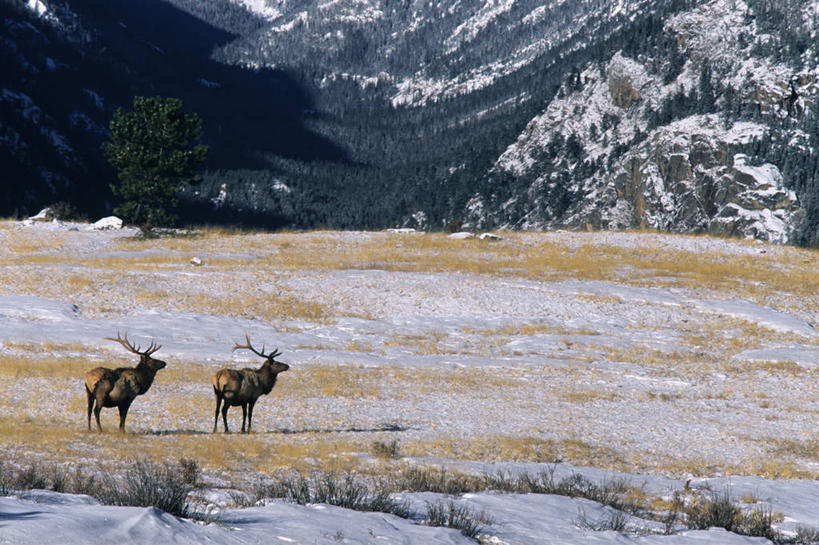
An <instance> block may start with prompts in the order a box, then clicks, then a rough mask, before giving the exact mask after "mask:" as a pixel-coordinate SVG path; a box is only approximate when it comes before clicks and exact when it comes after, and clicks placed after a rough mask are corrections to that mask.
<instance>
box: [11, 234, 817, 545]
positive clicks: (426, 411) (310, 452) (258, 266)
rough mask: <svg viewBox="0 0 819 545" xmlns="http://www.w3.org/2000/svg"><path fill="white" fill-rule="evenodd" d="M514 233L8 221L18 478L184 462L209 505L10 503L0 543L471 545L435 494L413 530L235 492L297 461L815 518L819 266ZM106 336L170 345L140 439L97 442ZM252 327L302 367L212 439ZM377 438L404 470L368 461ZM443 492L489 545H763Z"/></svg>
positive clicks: (682, 247) (796, 519)
mask: <svg viewBox="0 0 819 545" xmlns="http://www.w3.org/2000/svg"><path fill="white" fill-rule="evenodd" d="M500 234H501V237H502V238H501V239H500V240H491V239H486V240H480V239H477V238H466V239H464V238H449V237H447V236H446V235H442V234H422V233H412V232H383V233H364V232H344V233H340V232H315V233H280V234H262V233H230V232H222V231H208V230H206V231H203V232H194V233H188V234H181V235H177V236H172V237H162V238H158V239H149V240H143V239H140V238H139V237H138V236H137V232H136V231H131V230H127V229H125V230H111V231H95V230H91V229H89V228H88V226H86V225H82V224H63V223H36V224H29V225H26V224H23V223H18V222H2V223H0V409H2V411H0V449H1V450H2V452H3V453H4V454H3V460H2V462H3V463H4V464H7V465H8V464H11V465H15V464H16V465H19V466H24V465H26V464H31V463H37V464H46V465H47V464H55V465H57V467H61V468H62V467H65V468H66V469H68V468H71V467H75V466H82V467H84V468H93V467H96V466H99V467H103V468H105V470H107V471H111V472H114V473H116V472H117V471H120V470H122V468H124V467H127V466H128V464H129V463H131V461H132V460H134V459H135V458H136V457H145V458H148V459H152V460H157V461H162V460H171V461H174V460H178V459H179V458H182V457H186V458H192V459H195V460H196V461H197V462H198V463H199V464H200V466H201V467H202V469H203V477H202V481H203V486H202V487H201V490H198V491H197V494H198V495H199V497H200V498H202V501H205V502H210V503H211V504H212V505H213V506H214V508H217V509H219V510H220V516H219V521H218V522H215V523H211V524H202V523H196V522H191V521H187V520H178V519H176V518H174V517H171V516H170V515H167V514H165V513H161V512H158V511H157V510H155V509H151V508H147V509H146V508H135V507H103V506H100V505H98V504H97V503H96V502H95V500H91V499H89V498H87V497H84V496H73V495H61V494H56V493H54V492H19V493H16V494H14V495H12V496H10V497H7V498H3V499H0V542H9V543H103V542H111V541H115V540H116V541H120V542H123V543H129V542H133V543H154V542H168V543H202V542H218V543H234V542H235V543H261V542H264V543H276V542H280V543H294V542H295V543H335V542H346V543H376V542H385V543H419V544H421V543H461V542H463V543H467V542H471V540H470V539H469V538H467V537H465V536H463V535H461V534H460V533H459V532H458V531H457V530H450V529H442V528H430V527H427V526H423V525H419V524H418V522H419V521H420V519H422V518H423V515H424V513H425V509H426V508H425V506H426V505H427V504H429V503H434V502H436V501H438V500H439V499H443V495H440V494H432V493H428V492H423V493H420V492H413V493H406V494H403V495H402V499H406V500H407V501H409V502H410V505H412V506H413V512H416V513H417V516H416V517H414V518H412V517H411V518H410V519H408V520H407V519H400V518H398V517H395V516H393V515H386V514H381V513H378V514H374V513H359V512H350V511H347V510H344V509H341V508H338V507H333V506H326V505H308V506H298V505H292V504H288V503H284V502H282V501H269V500H268V501H263V502H260V503H259V504H258V505H256V506H253V507H249V508H241V507H240V506H239V505H237V504H236V502H235V501H234V500H235V494H229V493H227V492H226V491H231V490H236V491H242V490H246V489H247V488H248V487H249V486H251V485H252V483H254V482H257V481H259V480H260V479H264V478H266V477H267V476H270V475H273V474H275V473H276V472H280V471H287V470H298V471H301V472H305V473H309V472H310V471H315V470H321V471H336V472H342V473H347V472H354V473H356V474H360V475H369V476H377V475H379V474H381V473H387V472H390V471H393V470H395V469H396V468H401V467H406V466H414V467H415V466H417V467H437V468H446V469H447V470H448V471H456V472H464V473H469V474H491V473H493V472H512V473H515V472H519V471H531V472H537V471H544V470H550V471H555V472H556V474H558V475H563V476H566V475H569V474H571V473H572V472H574V473H577V474H581V475H583V476H585V477H586V478H587V479H589V480H591V481H594V482H604V481H606V480H609V479H612V478H615V477H618V478H619V477H622V478H623V479H625V481H626V482H628V483H629V485H630V486H631V487H633V488H635V489H639V490H641V491H642V493H644V495H645V498H646V500H645V501H646V503H647V504H650V503H651V502H662V501H664V500H666V501H667V500H668V499H669V498H670V497H671V496H672V495H673V492H674V491H686V490H687V491H691V490H697V489H702V488H705V487H709V488H711V489H713V490H717V491H720V490H728V491H729V492H730V494H731V496H732V498H734V499H735V500H736V502H737V503H738V504H740V503H741V504H742V506H743V508H744V509H746V510H748V509H756V508H765V509H770V510H771V511H772V512H773V513H774V514H775V515H776V516H775V519H776V522H775V524H774V526H775V527H776V528H778V529H779V530H780V531H781V532H783V534H782V535H783V536H786V535H790V534H789V532H790V533H792V532H794V531H796V529H797V528H798V527H804V528H809V527H814V528H816V527H819V482H816V481H814V480H812V479H816V478H817V476H819V465H817V464H819V454H817V452H819V450H817V446H818V445H819V443H817V441H816V439H815V433H816V429H817V424H816V421H815V415H816V413H817V411H819V392H817V386H816V380H815V378H816V376H817V371H816V368H817V365H819V333H817V332H816V331H815V329H814V327H813V325H812V324H815V323H817V318H819V305H818V304H817V303H819V292H817V287H819V267H817V265H818V264H819V254H817V253H816V252H815V251H808V250H799V249H795V248H790V247H783V246H775V245H768V244H762V243H758V242H751V241H738V240H722V239H713V238H703V237H690V236H669V235H658V234H649V233H611V232H608V233H570V232H554V233H500ZM194 258H197V259H194ZM117 331H123V332H124V331H127V332H128V336H129V338H130V339H132V340H134V341H136V342H137V343H138V344H141V345H142V346H147V345H148V344H149V343H150V341H151V339H155V340H156V341H157V342H158V343H160V344H161V345H162V348H161V350H160V351H159V352H157V354H155V357H158V358H161V359H163V360H165V361H167V362H168V366H167V368H166V369H164V370H162V371H160V372H159V373H158V374H157V377H156V380H155V382H154V385H153V386H152V387H151V389H150V390H149V391H148V392H147V393H146V394H145V395H144V396H141V397H138V398H137V400H136V401H135V402H134V404H133V406H132V407H131V411H130V412H129V415H128V433H127V434H126V435H125V436H120V435H119V434H117V433H116V432H114V430H115V429H116V425H117V422H118V420H117V416H116V411H115V410H113V409H104V410H103V413H102V423H103V426H104V427H105V428H106V429H107V433H105V434H102V435H100V434H97V433H96V432H91V433H89V432H88V431H86V416H85V393H84V390H83V385H82V376H83V374H84V371H85V370H86V369H88V368H91V367H94V366H97V365H109V366H121V365H135V363H136V362H135V361H134V360H135V358H134V357H133V356H132V355H130V354H128V353H126V352H125V351H124V350H123V349H122V347H121V346H119V345H118V344H116V343H112V342H111V341H107V340H104V339H103V337H109V336H114V335H116V333H117ZM245 334H247V335H249V336H250V338H251V340H252V341H253V343H254V345H256V346H260V345H262V344H264V345H265V346H266V347H267V348H274V347H277V348H278V349H280V350H281V351H282V352H283V355H282V357H281V358H280V359H281V360H282V361H285V362H286V363H288V364H290V366H291V370H290V371H288V372H286V373H283V374H282V375H281V376H280V378H279V383H278V384H277V386H276V388H275V389H274V390H273V392H272V394H271V395H269V396H265V397H262V398H261V399H260V400H259V403H258V404H257V406H256V410H255V411H254V426H253V428H254V433H253V434H251V435H242V434H231V435H228V436H226V435H224V434H222V433H221V432H220V433H218V434H211V433H210V432H211V429H212V427H213V416H214V414H213V410H214V406H215V402H214V399H213V394H212V389H211V385H210V379H211V377H212V376H213V373H214V372H215V371H216V370H217V369H219V368H221V367H223V366H233V367H242V366H250V365H252V366H257V365H259V364H260V361H257V360H258V359H259V358H256V357H255V356H252V355H251V354H250V353H248V352H246V351H236V352H232V351H231V347H232V346H233V343H234V342H235V341H241V340H243V339H244V335H245ZM240 413H241V411H240V410H239V409H233V410H231V412H230V420H231V426H232V428H233V429H235V430H237V429H238V428H239V426H240V420H239V419H240V418H241V415H240ZM388 444H393V445H395V446H396V448H397V452H396V453H395V455H394V456H392V457H384V456H381V455H379V448H378V446H379V445H381V446H383V445H388ZM797 479H799V480H797ZM743 498H744V500H743ZM454 501H456V502H457V503H458V504H463V505H465V506H468V507H469V508H470V509H473V510H475V511H476V512H479V511H485V512H486V513H487V515H488V517H489V519H491V520H490V522H491V523H489V524H483V525H482V530H481V533H480V534H479V539H481V540H483V542H485V543H498V544H501V543H510V544H512V543H514V544H525V543H587V542H592V541H594V542H600V543H654V542H657V543H674V544H676V543H759V542H765V540H763V539H761V538H749V537H743V536H737V535H734V534H731V533H728V532H725V531H724V530H719V529H712V530H710V531H705V530H702V531H693V530H684V531H683V528H684V527H680V528H679V529H680V530H681V532H678V533H677V534H675V535H671V536H664V535H659V534H660V532H661V530H660V529H659V528H658V526H659V525H658V523H657V522H656V521H651V520H648V518H650V517H646V518H639V517H632V516H629V519H628V522H627V524H626V529H625V530H624V531H620V532H615V531H611V530H609V531H598V530H594V529H592V527H595V526H600V525H599V524H597V523H598V522H599V521H602V520H604V519H606V520H608V518H610V517H611V507H606V506H602V505H600V504H598V503H596V502H592V501H590V500H586V499H580V498H568V497H563V496H553V495H544V494H500V493H496V492H479V493H474V494H466V495H460V496H457V497H455V498H454ZM743 501H744V503H743ZM780 515H781V516H780ZM583 519H585V520H586V521H587V522H588V524H582V523H581V521H582V520H583ZM55 528H57V529H59V531H57V530H55ZM277 540H278V541H277Z"/></svg>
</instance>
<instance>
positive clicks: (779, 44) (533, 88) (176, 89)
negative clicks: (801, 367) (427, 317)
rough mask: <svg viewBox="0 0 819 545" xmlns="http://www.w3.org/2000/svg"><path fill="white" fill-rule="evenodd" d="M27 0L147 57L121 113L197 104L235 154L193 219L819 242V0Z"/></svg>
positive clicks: (58, 21) (215, 142)
mask: <svg viewBox="0 0 819 545" xmlns="http://www.w3.org/2000/svg"><path fill="white" fill-rule="evenodd" d="M28 6H29V7H28V13H29V14H33V15H32V16H34V17H35V18H37V19H38V20H39V21H47V22H49V25H50V27H49V28H52V29H54V28H56V29H58V30H59V31H61V32H64V33H68V34H70V35H73V36H77V35H80V36H82V39H81V40H79V41H78V40H75V41H74V42H73V43H74V44H75V45H74V46H73V47H76V48H77V49H78V50H79V51H80V52H81V53H80V54H81V55H85V56H84V57H82V59H81V60H78V61H76V62H78V63H79V64H81V65H82V64H86V63H87V62H88V59H90V58H93V59H98V58H99V57H97V56H94V55H88V52H90V51H94V52H100V51H105V54H104V55H103V56H102V58H104V59H105V62H106V63H107V64H103V65H97V66H96V68H98V69H106V67H111V66H116V67H123V66H124V67H125V69H124V70H123V73H122V76H123V78H124V83H123V84H120V85H118V86H114V87H115V88H114V89H107V87H108V85H107V84H106V83H101V84H99V85H95V86H93V87H90V89H92V90H93V91H94V92H95V93H98V95H99V96H100V97H101V98H102V99H103V103H104V104H105V106H104V108H103V113H104V114H109V113H110V112H111V111H112V110H113V109H114V108H115V106H119V105H121V104H123V103H124V102H125V101H126V99H127V97H128V94H129V93H130V94H148V93H154V94H156V93H163V94H174V95H176V96H180V97H182V98H183V99H184V101H185V103H186V104H187V105H190V107H191V108H192V109H195V110H196V111H198V113H199V114H200V116H201V117H202V118H203V120H204V123H205V127H204V128H205V139H206V141H207V143H209V144H210V145H211V149H212V150H213V152H214V156H213V157H211V159H210V161H209V163H208V165H207V167H208V172H207V173H206V174H205V177H204V178H205V182H204V184H203V185H202V186H201V187H200V188H198V189H197V190H196V191H195V192H191V193H189V194H188V195H187V196H186V199H187V200H188V202H189V204H190V210H189V213H190V214H193V215H189V217H195V216H196V214H199V217H202V216H203V215H204V216H207V217H209V219H212V218H213V217H221V218H223V219H226V220H229V221H242V220H246V219H247V218H248V217H249V216H250V215H252V216H253V217H256V218H262V219H264V218H267V220H268V223H271V222H272V223H275V224H281V223H284V224H289V225H296V226H304V227H309V226H317V225H332V226H336V227H385V226H414V227H423V228H433V229H440V228H443V227H444V226H446V225H448V224H465V225H466V226H467V227H481V228H490V227H514V228H525V229H534V228H544V227H546V228H548V227H555V226H561V227H563V226H569V227H583V228H585V227H589V226H590V227H593V228H623V227H648V228H655V229H660V230H669V231H678V232H703V231H707V232H712V233H722V234H732V235H739V236H751V237H757V238H762V239H766V240H776V241H780V242H795V243H800V244H813V243H815V242H816V241H817V240H819V238H818V237H819V196H817V193H819V191H817V177H819V174H817V170H819V169H817V166H816V165H817V153H816V149H817V148H819V144H817V140H819V136H817V133H819V129H818V128H817V127H819V122H817V114H816V112H817V109H818V108H819V107H817V100H816V97H817V93H818V92H819V91H818V90H819V84H817V78H818V77H819V68H817V59H818V58H819V57H817V46H816V42H817V39H816V38H817V26H818V25H817V13H819V3H818V2H816V0H812V1H810V2H804V1H800V0H784V1H782V2H777V3H771V2H767V1H764V0H582V1H566V0H555V1H552V2H542V1H538V0H457V1H454V2H450V3H447V4H433V3H429V2H425V1H417V0H412V1H411V0H407V1H403V2H392V1H387V0H335V1H332V2H326V1H318V0H309V1H300V2H295V1H292V0H281V1H276V2H271V1H264V0H206V1H195V0H150V1H149V2H146V3H143V4H142V5H141V6H140V8H139V9H134V8H133V6H132V5H131V4H129V3H128V2H106V3H103V2H100V1H98V0H37V2H30V3H29V5H28ZM55 14H60V16H59V17H58V16H55ZM65 14H70V16H68V15H65ZM7 20H8V18H7ZM150 21H166V22H167V24H164V25H154V26H152V25H149V24H147V22H150ZM27 24H31V23H27ZM12 41H14V40H12ZM79 42H82V43H81V44H79V45H77V44H78V43H79ZM3 47H5V48H10V49H11V50H15V48H16V50H15V51H16V52H17V53H26V51H25V50H24V49H25V48H21V47H20V45H19V43H18V42H16V41H14V43H11V42H10V41H9V40H7V41H6V43H5V45H4V46H3ZM17 53H15V55H17V57H20V55H18V54H17ZM11 57H14V55H11ZM23 57H25V55H23ZM15 58H16V57H15ZM16 62H18V61H13V62H12V64H14V63H16ZM63 64H65V65H68V64H70V63H63ZM57 66H58V67H59V63H57ZM18 69H19V66H18ZM68 71H70V70H68ZM97 71H99V70H97ZM64 72H65V70H64ZM59 75H60V69H57V70H56V75H55V77H59ZM75 77H76V75H75ZM117 81H120V80H117ZM14 83H15V82H14V79H12V83H9V84H5V85H4V91H3V92H4V93H6V95H8V94H9V93H17V95H8V96H18V95H20V94H21V93H22V94H24V95H26V96H30V95H29V94H27V90H26V89H25V85H14ZM121 83H122V82H121ZM85 88H89V87H88V86H86V87H85ZM101 89H103V90H101ZM249 90H251V91H249ZM6 95H4V96H6ZM44 100H47V99H44ZM6 102H8V101H6ZM9 104H10V103H9ZM34 105H35V106H37V107H39V108H41V109H42V110H43V111H44V112H46V113H48V112H49V111H50V109H49V108H48V107H46V106H44V105H42V104H40V103H39V101H38V100H34ZM18 109H19V108H18ZM81 113H82V112H81ZM67 115H68V114H66V113H63V112H60V114H59V115H55V116H52V117H55V119H58V120H59V118H60V117H66V116H67ZM97 117H102V116H97ZM83 119H85V118H83ZM94 121H95V122H96V123H97V125H99V121H98V120H96V119H94ZM83 131H85V129H84V128H83V127H78V128H77V130H76V131H75V132H78V133H82V132H83ZM85 132H88V131H85ZM17 133H18V134H19V133H20V131H17ZM15 138H17V137H16V136H14V135H10V136H8V137H7V138H6V139H5V148H6V149H11V152H10V153H9V155H10V156H16V155H19V154H18V153H17V152H15V151H14V150H16V149H20V145H19V144H13V143H14V142H16V141H17V140H15ZM18 140H19V139H18ZM97 140H99V137H97ZM12 144H13V145H12ZM14 146H16V147H14ZM66 146H68V147H71V148H72V149H75V150H76V154H75V155H76V156H78V157H79V158H80V163H82V164H88V163H90V162H92V161H90V159H88V157H95V155H94V154H97V155H98V150H97V148H96V147H89V146H88V145H87V143H83V145H77V144H75V141H74V139H73V138H67V139H66ZM84 154H85V155H84ZM86 156H87V157H86ZM18 170H20V169H18ZM22 170H25V169H22ZM29 170H31V169H29ZM75 170H76V169H75ZM91 170H92V171H93V174H95V175H97V177H100V176H102V175H103V174H105V175H108V176H110V175H111V173H110V172H108V171H105V170H104V169H103V168H102V167H100V168H98V169H96V170H94V169H91ZM62 171H63V172H60V174H61V175H62V176H63V177H64V178H66V179H67V182H66V184H65V185H66V186H72V184H73V185H76V184H81V183H82V182H81V181H78V180H79V176H78V175H77V173H76V172H73V173H72V172H71V168H70V167H65V168H62ZM47 175H48V173H45V174H42V176H47ZM45 185H48V184H45ZM281 187H287V188H288V189H289V191H287V192H282V191H280V190H279V189H277V188H281ZM43 192H45V193H48V191H45V190H44V191H41V192H40V193H43ZM50 193H51V195H52V196H55V197H56V196H59V195H60V190H59V189H53V188H52V189H51V191H50ZM63 193H65V194H66V195H67V196H68V197H69V198H71V197H72V196H73V195H72V192H71V190H68V191H64V192H63ZM29 200H30V201H34V200H36V199H34V198H29ZM38 204H41V203H38ZM43 204H46V203H43ZM214 215H215V216H214Z"/></svg>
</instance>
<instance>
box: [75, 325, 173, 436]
mask: <svg viewBox="0 0 819 545" xmlns="http://www.w3.org/2000/svg"><path fill="white" fill-rule="evenodd" d="M105 338H106V339H107V340H111V341H117V342H118V343H120V344H121V345H122V346H124V347H125V348H126V349H127V350H128V351H129V352H131V353H133V354H136V355H138V356H139V364H138V365H137V366H136V367H119V368H117V369H109V368H107V367H96V368H94V369H91V370H90V371H88V372H87V373H86V374H85V393H86V395H87V397H88V430H89V431H90V430H91V411H92V410H93V412H94V418H95V419H96V420H97V429H98V430H99V431H102V426H101V425H100V410H102V408H103V407H118V408H119V431H121V432H124V431H125V417H126V416H128V409H129V408H130V407H131V403H133V401H134V399H135V398H136V396H138V395H142V394H144V393H145V392H147V391H148V388H150V387H151V384H152V383H153V381H154V376H156V372H157V371H159V370H160V369H162V368H163V367H165V362H164V361H161V360H156V359H154V358H152V357H151V354H153V353H154V352H156V351H157V350H159V349H160V348H162V346H161V345H159V346H157V345H156V344H154V342H153V341H151V346H149V347H148V349H147V350H145V351H144V352H140V350H139V347H136V348H134V345H133V344H131V343H130V342H128V334H127V333H126V334H125V338H124V339H121V338H120V336H119V332H117V338H116V339H114V338H113V337H105ZM95 405H96V406H95Z"/></svg>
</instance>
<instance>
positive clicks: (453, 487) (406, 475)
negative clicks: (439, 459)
mask: <svg viewBox="0 0 819 545" xmlns="http://www.w3.org/2000/svg"><path fill="white" fill-rule="evenodd" d="M391 481H392V486H393V487H394V488H395V490H399V491H405V492H437V493H439V494H450V495H459V494H466V493H467V492H479V491H481V490H487V489H488V487H489V485H488V482H487V480H486V479H485V478H484V477H481V476H478V475H468V474H465V473H457V472H456V473H450V472H448V471H447V470H446V469H432V468H423V467H408V468H406V469H404V470H402V471H400V472H399V473H398V474H396V475H394V476H393V477H392V478H391Z"/></svg>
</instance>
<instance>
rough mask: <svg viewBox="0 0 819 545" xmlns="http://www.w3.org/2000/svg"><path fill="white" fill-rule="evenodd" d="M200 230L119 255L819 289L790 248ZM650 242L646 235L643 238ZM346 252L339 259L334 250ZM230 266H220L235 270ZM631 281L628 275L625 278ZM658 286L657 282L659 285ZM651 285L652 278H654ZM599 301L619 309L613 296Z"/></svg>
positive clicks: (805, 257) (288, 266) (806, 261)
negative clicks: (731, 251) (750, 250)
mask: <svg viewBox="0 0 819 545" xmlns="http://www.w3.org/2000/svg"><path fill="white" fill-rule="evenodd" d="M237 234H238V233H234V232H228V233H225V232H224V231H220V230H214V229H211V230H204V231H202V232H201V235H197V236H189V237H173V238H163V239H159V240H142V239H127V240H124V241H121V242H120V243H118V246H119V249H121V250H127V251H131V252H140V251H143V250H148V249H156V248H162V249H164V250H166V251H173V252H178V253H179V254H180V255H182V254H184V255H193V254H196V253H201V252H203V251H204V252H211V253H216V254H218V253H244V254H249V255H254V256H256V257H257V258H258V259H257V260H256V261H251V262H247V261H244V262H242V263H243V264H244V265H245V266H247V265H251V266H253V265H254V264H258V265H270V266H275V267H276V268H279V269H281V270H312V271H327V270H342V269H356V268H373V267H375V268H379V269H385V270H392V271H424V272H465V273H474V274H494V275H502V276H528V277H532V278H552V277H554V276H571V277H572V278H580V279H586V280H590V279H595V280H616V281H618V282H627V283H632V284H637V285H646V283H647V282H648V283H658V282H662V283H668V282H672V281H673V283H675V284H677V285H681V286H686V287H698V288H703V287H705V288H709V289H719V290H724V289H731V290H733V291H734V292H735V293H742V294H748V295H752V296H753V295H757V296H761V295H762V294H763V293H769V292H772V291H778V290H786V291H790V292H794V291H795V292H796V293H801V294H805V295H810V296H813V295H814V294H815V293H817V291H819V290H818V288H819V268H817V267H816V266H815V265H816V264H817V263H819V252H817V251H816V250H806V249H797V248H786V249H783V250H782V251H780V252H777V253H776V255H771V256H769V255H767V254H758V253H754V254H752V255H728V254H723V253H711V254H708V253H703V252H693V251H686V250H681V249H675V251H673V252H672V251H666V250H664V249H660V248H659V247H657V246H652V245H648V246H646V247H639V246H638V247H617V246H606V245H602V244H585V245H582V246H580V247H577V248H573V247H569V246H567V245H565V244H561V243H558V242H554V241H550V240H541V241H536V240H535V241H534V242H533V241H532V240H533V239H532V237H531V235H529V234H526V233H504V234H503V236H504V240H502V241H500V242H494V243H491V244H490V243H487V242H486V241H481V240H476V239H475V240H451V239H448V238H447V237H446V235H443V234H424V235H417V236H405V235H400V234H390V233H370V234H369V235H368V236H364V237H358V238H355V239H352V238H346V239H344V240H343V242H340V238H342V236H343V235H340V234H336V233H322V232H316V233H277V234H273V235H266V234H249V235H248V234H244V235H243V236H236V235H237ZM646 236H651V235H646ZM340 244H343V246H344V248H345V249H344V251H343V252H339V251H338V247H339V245H340ZM235 264H236V263H235V262H231V261H230V260H227V261H222V262H218V263H217V265H218V266H231V265H235ZM626 273H627V274H626ZM657 278H662V279H663V280H662V281H657V280H656V279H657ZM652 279H654V280H652ZM601 302H610V303H616V302H618V301H617V300H616V298H614V299H609V300H606V301H601Z"/></svg>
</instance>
